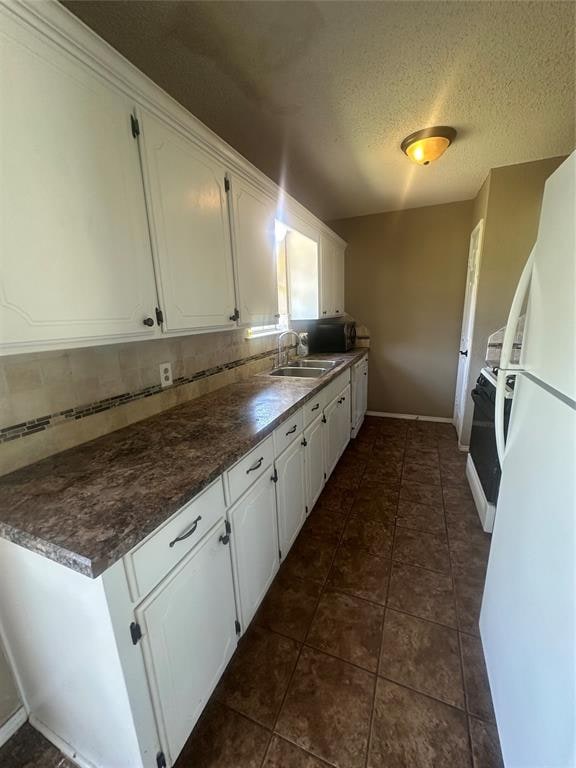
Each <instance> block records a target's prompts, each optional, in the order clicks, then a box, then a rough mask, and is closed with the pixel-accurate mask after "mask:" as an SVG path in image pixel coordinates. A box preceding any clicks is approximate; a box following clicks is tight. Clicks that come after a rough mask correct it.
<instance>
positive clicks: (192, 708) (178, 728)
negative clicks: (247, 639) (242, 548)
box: [136, 520, 236, 764]
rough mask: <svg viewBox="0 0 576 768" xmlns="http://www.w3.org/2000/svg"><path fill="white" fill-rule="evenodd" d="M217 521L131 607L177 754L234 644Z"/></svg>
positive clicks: (228, 578) (159, 711)
mask: <svg viewBox="0 0 576 768" xmlns="http://www.w3.org/2000/svg"><path fill="white" fill-rule="evenodd" d="M225 533H226V529H225V527H224V521H223V520H222V521H221V523H220V524H219V525H217V526H216V527H215V528H213V529H212V533H209V534H208V535H207V536H206V538H205V539H204V541H203V542H202V543H200V544H199V545H198V547H196V548H195V549H194V550H193V551H192V552H191V554H190V555H189V556H188V557H187V558H186V559H185V560H184V561H183V562H182V564H181V565H180V566H179V567H178V568H177V569H176V570H175V571H173V572H172V575H170V576H168V577H167V578H166V579H165V580H164V581H163V582H162V583H161V584H160V585H159V586H158V587H157V588H156V590H155V591H154V592H152V594H151V595H150V596H149V597H148V598H147V599H146V600H145V602H144V603H143V604H142V605H141V607H140V608H138V609H137V611H136V617H137V620H138V622H139V623H140V626H141V629H142V632H143V650H144V655H145V663H146V668H147V673H148V679H149V681H150V685H151V688H152V694H153V701H154V706H155V709H156V716H157V718H158V722H159V724H160V729H161V731H162V732H163V734H164V739H165V740H166V742H167V747H168V750H169V753H170V755H169V756H170V763H171V764H172V763H173V762H174V761H175V760H176V758H177V757H178V754H179V752H180V750H181V749H182V747H183V746H184V743H185V742H186V739H187V738H188V736H189V735H190V732H191V731H192V728H193V727H194V725H195V723H196V721H197V720H198V718H199V716H200V713H201V712H202V709H203V708H204V705H205V704H206V702H207V700H208V698H209V697H210V694H211V693H212V691H213V690H214V688H215V686H216V683H217V682H218V680H219V678H220V676H221V675H222V673H223V671H224V669H225V667H226V665H227V663H228V661H229V660H230V657H231V656H232V654H233V653H234V649H235V648H236V628H235V621H236V608H235V603H234V587H233V581H232V569H231V563H230V549H229V546H227V545H226V544H225V543H224V542H223V541H222V540H221V537H223V536H224V535H225Z"/></svg>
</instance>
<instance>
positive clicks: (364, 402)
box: [360, 358, 368, 415]
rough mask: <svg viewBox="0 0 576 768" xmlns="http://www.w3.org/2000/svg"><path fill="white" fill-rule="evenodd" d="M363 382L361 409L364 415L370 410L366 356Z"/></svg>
mask: <svg viewBox="0 0 576 768" xmlns="http://www.w3.org/2000/svg"><path fill="white" fill-rule="evenodd" d="M361 383H362V386H361V390H360V391H361V402H360V411H361V413H362V415H364V414H365V413H366V411H367V410H368V358H366V359H365V360H364V363H363V371H362V379H361Z"/></svg>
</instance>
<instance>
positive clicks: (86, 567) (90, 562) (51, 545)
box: [0, 347, 369, 579]
mask: <svg viewBox="0 0 576 768" xmlns="http://www.w3.org/2000/svg"><path fill="white" fill-rule="evenodd" d="M368 352H369V348H367V347H366V348H360V349H355V350H349V351H348V352H347V353H346V354H352V355H353V357H351V358H350V359H349V360H344V361H342V362H340V363H339V364H338V365H337V366H335V368H334V369H333V370H331V371H330V372H329V375H328V376H326V377H322V381H321V382H318V385H317V386H315V387H313V388H311V389H310V390H308V391H307V392H305V393H304V394H303V395H302V396H301V397H300V398H299V399H298V400H297V401H296V402H295V403H294V404H293V405H292V406H290V407H289V408H287V409H286V410H284V411H282V413H280V414H279V415H278V416H277V417H276V418H275V419H274V420H272V421H271V422H269V423H268V424H267V425H266V426H265V427H264V428H262V429H261V430H260V431H259V432H258V433H256V434H255V435H253V436H252V438H251V439H249V440H244V441H243V442H242V443H241V444H240V445H239V446H238V449H237V450H236V451H235V452H234V456H233V458H232V459H230V457H227V459H226V460H224V461H222V463H221V464H219V465H218V466H217V467H216V468H214V469H213V470H212V471H210V472H209V473H208V474H207V475H206V476H205V477H203V478H202V480H201V481H200V482H198V483H195V484H194V485H193V486H191V487H190V489H189V490H187V491H186V493H185V494H181V495H180V497H179V498H178V499H177V500H175V501H172V502H171V503H170V504H169V505H167V507H166V514H165V515H164V514H162V519H161V520H156V521H154V525H153V526H152V527H151V528H150V530H144V533H143V535H141V536H137V537H134V540H133V541H132V540H128V541H127V540H126V539H125V538H124V539H122V541H121V543H120V544H119V545H118V546H117V547H113V548H111V549H110V550H109V553H108V554H107V555H106V556H105V557H99V558H98V559H96V558H91V557H90V556H89V555H82V554H79V553H77V552H73V551H70V550H69V549H67V548H66V547H63V546H61V545H59V544H58V543H56V542H51V541H47V540H45V539H43V538H41V537H39V536H36V535H34V534H33V533H30V532H28V531H25V530H23V529H21V528H15V527H14V526H12V525H10V524H8V523H6V522H3V521H2V520H0V536H1V537H2V538H4V539H6V540H8V541H10V542H12V543H14V544H17V545H19V546H22V547H24V548H25V549H27V550H29V551H31V552H34V553H36V554H38V555H41V556H42V557H46V558H48V559H49V560H52V561H53V562H56V563H58V564H59V565H62V566H64V567H65V568H69V569H70V570H73V571H75V572H77V573H79V574H81V575H83V576H87V577H88V578H92V579H96V578H98V577H99V576H101V575H102V574H103V573H104V572H105V571H107V570H108V569H109V568H111V567H112V566H113V565H115V564H116V563H117V562H118V561H120V560H121V559H122V558H123V557H125V556H126V555H127V554H128V553H129V552H131V551H132V550H133V549H134V548H135V547H137V546H138V545H139V544H141V543H142V542H143V541H145V540H146V539H147V538H148V536H150V535H151V534H152V533H153V532H154V531H156V530H157V529H158V528H160V527H161V526H162V525H164V524H165V523H166V522H167V521H168V520H169V519H170V518H171V517H172V516H173V515H175V514H176V513H177V512H178V511H179V510H180V509H181V508H182V507H183V506H185V505H186V504H188V503H189V502H190V501H192V500H193V499H194V498H195V497H196V496H197V495H198V494H199V493H201V492H202V491H203V490H204V489H205V488H207V487H208V486H209V485H210V484H211V483H213V482H214V481H216V480H217V479H218V478H219V477H220V476H222V475H223V474H224V472H226V471H228V470H229V469H230V468H231V467H233V466H234V465H235V464H236V463H237V462H238V461H239V460H240V459H241V458H242V456H244V455H245V454H246V453H248V452H249V451H251V450H252V449H253V448H255V447H256V446H257V445H258V444H259V443H261V442H262V441H263V440H265V439H266V438H267V437H269V436H270V435H271V434H272V433H273V432H274V430H275V429H276V428H277V427H278V426H279V425H280V424H282V422H283V421H285V420H286V419H287V418H289V417H290V415H291V414H293V413H295V412H296V411H298V410H300V408H302V407H303V406H304V405H305V404H306V403H307V402H308V401H309V400H311V399H312V398H313V397H314V395H315V394H316V393H317V392H319V391H320V390H322V389H324V388H325V387H326V386H328V385H329V384H330V382H331V381H333V380H334V379H336V378H337V377H338V376H339V375H340V374H342V373H344V372H345V371H346V370H348V369H349V368H351V367H352V366H353V365H355V364H356V363H357V362H358V361H359V360H360V359H361V358H362V357H363V356H364V355H365V354H368ZM337 354H343V353H334V355H337ZM265 375H267V374H256V376H255V377H251V378H260V377H262V376H265ZM229 386H235V385H234V384H232V385H229ZM177 407H178V406H177ZM169 410H172V409H169ZM161 415H162V414H158V416H160V417H161ZM136 423H138V422H136Z"/></svg>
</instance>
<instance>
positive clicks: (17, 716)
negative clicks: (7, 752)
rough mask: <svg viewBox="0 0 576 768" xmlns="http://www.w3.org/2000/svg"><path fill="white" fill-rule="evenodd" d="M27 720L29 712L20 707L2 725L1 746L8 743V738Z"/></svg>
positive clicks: (0, 728) (0, 727) (0, 731)
mask: <svg viewBox="0 0 576 768" xmlns="http://www.w3.org/2000/svg"><path fill="white" fill-rule="evenodd" d="M26 720H28V713H27V712H26V710H25V709H24V707H20V708H19V709H17V710H16V712H14V714H13V715H11V717H9V718H8V720H7V721H6V722H5V723H4V725H2V726H0V747H1V746H2V745H3V744H6V742H7V741H8V739H10V738H12V736H14V734H15V733H16V731H18V730H19V729H20V728H21V727H22V726H23V725H24V723H25V722H26Z"/></svg>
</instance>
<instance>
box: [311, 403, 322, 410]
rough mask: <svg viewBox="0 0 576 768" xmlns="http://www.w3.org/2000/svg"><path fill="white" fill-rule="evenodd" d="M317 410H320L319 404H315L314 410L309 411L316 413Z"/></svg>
mask: <svg viewBox="0 0 576 768" xmlns="http://www.w3.org/2000/svg"><path fill="white" fill-rule="evenodd" d="M318 408H320V403H316V405H315V406H314V408H312V409H311V410H312V411H317V410H318Z"/></svg>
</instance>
